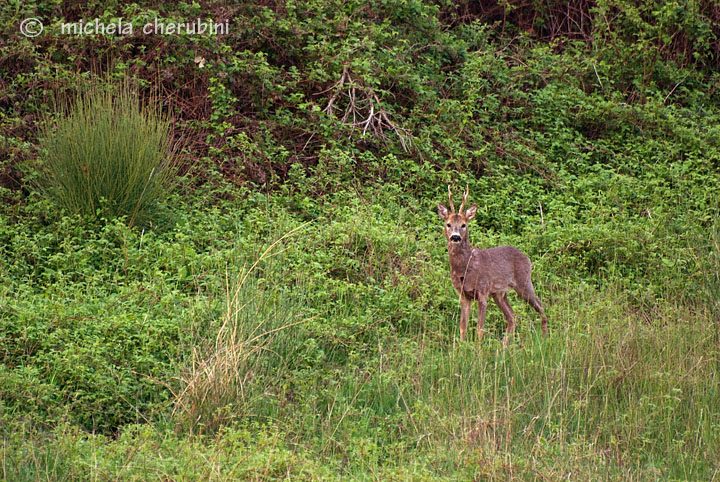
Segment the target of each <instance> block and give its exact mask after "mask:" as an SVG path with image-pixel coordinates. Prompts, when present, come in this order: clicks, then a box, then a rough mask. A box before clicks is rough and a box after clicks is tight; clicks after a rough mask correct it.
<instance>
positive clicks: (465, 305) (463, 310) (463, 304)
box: [460, 294, 472, 341]
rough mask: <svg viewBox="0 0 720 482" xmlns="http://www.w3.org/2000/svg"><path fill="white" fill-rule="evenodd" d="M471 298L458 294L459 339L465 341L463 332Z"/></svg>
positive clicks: (464, 331) (468, 314) (465, 327)
mask: <svg viewBox="0 0 720 482" xmlns="http://www.w3.org/2000/svg"><path fill="white" fill-rule="evenodd" d="M471 303H472V299H470V298H468V297H467V296H465V295H463V294H461V295H460V339H461V340H463V341H465V334H466V333H467V322H468V317H469V316H470V304H471Z"/></svg>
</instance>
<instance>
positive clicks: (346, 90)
mask: <svg viewBox="0 0 720 482" xmlns="http://www.w3.org/2000/svg"><path fill="white" fill-rule="evenodd" d="M329 90H331V91H333V92H334V93H333V95H332V96H331V97H330V100H329V101H328V104H327V106H326V107H325V109H323V112H325V113H326V114H328V115H333V116H336V117H340V116H339V115H336V112H337V113H341V114H342V116H341V117H340V122H342V123H343V124H344V125H347V126H351V127H353V128H355V129H358V130H361V131H362V134H363V135H365V134H367V133H368V132H370V133H371V134H372V135H373V136H374V137H375V138H377V139H381V140H383V141H384V140H387V131H392V132H394V133H395V135H396V136H397V137H398V139H399V140H400V144H401V145H402V148H403V150H404V151H405V152H409V150H410V148H411V147H412V135H411V134H410V132H409V131H408V130H407V129H404V128H402V127H400V126H399V125H397V123H395V122H393V121H392V120H390V116H389V115H388V111H387V109H385V107H384V106H383V104H382V102H381V101H380V98H379V97H378V95H377V94H376V93H375V92H373V90H372V89H370V88H368V87H364V86H363V85H362V84H360V83H358V82H356V80H355V79H353V78H352V76H351V75H350V72H349V71H348V69H347V67H344V68H343V71H342V75H341V76H340V80H338V81H337V82H336V83H335V85H333V86H332V87H331V88H330V89H329Z"/></svg>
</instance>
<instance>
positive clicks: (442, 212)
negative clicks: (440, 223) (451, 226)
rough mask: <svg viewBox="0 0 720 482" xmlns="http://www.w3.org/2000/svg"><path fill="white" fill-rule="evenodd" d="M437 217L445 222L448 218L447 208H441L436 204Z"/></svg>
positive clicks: (441, 206) (439, 204)
mask: <svg viewBox="0 0 720 482" xmlns="http://www.w3.org/2000/svg"><path fill="white" fill-rule="evenodd" d="M438 216H440V218H441V219H443V220H445V219H447V218H448V216H450V212H449V211H448V208H446V207H445V206H443V204H442V203H438Z"/></svg>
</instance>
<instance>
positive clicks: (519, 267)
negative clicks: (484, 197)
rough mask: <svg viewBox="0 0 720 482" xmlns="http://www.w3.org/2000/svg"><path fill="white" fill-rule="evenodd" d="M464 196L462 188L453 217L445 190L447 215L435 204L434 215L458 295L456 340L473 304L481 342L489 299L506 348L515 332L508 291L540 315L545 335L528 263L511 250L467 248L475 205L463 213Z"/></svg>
mask: <svg viewBox="0 0 720 482" xmlns="http://www.w3.org/2000/svg"><path fill="white" fill-rule="evenodd" d="M468 193H469V187H466V188H465V195H463V198H462V204H460V209H459V210H458V212H457V213H456V212H455V206H454V205H453V201H452V192H451V191H450V186H448V197H449V198H450V209H451V211H448V209H447V208H446V207H445V206H443V205H442V203H438V214H439V215H440V217H441V218H442V219H443V220H444V221H445V237H446V238H447V246H448V253H449V254H450V278H451V279H452V284H453V286H454V287H455V289H456V290H457V292H458V293H459V294H460V309H461V311H460V338H461V339H463V340H464V339H465V333H466V332H467V321H468V316H469V314H470V304H471V303H472V302H473V300H476V301H477V303H478V322H477V337H478V341H480V340H481V339H482V336H483V334H484V331H483V327H484V326H485V310H486V309H487V298H488V295H489V296H492V298H493V300H495V303H496V304H497V305H498V306H499V307H500V310H501V311H502V312H503V315H505V318H506V319H507V322H508V325H507V331H506V334H505V338H504V339H503V344H504V345H507V343H508V341H509V337H510V336H511V335H512V333H513V331H514V330H515V313H513V310H512V308H511V307H510V303H509V302H508V298H507V290H508V288H512V289H514V290H515V291H516V292H517V294H518V295H519V296H520V298H522V299H524V300H525V301H527V302H528V303H530V306H532V307H533V308H534V309H535V311H537V312H538V313H539V314H540V317H541V318H542V330H543V333H545V334H547V318H546V317H545V312H544V311H543V307H542V304H540V300H539V299H538V297H537V296H536V295H535V289H534V288H533V284H532V281H531V280H530V272H531V270H532V265H531V264H530V259H529V258H528V257H527V256H525V254H523V253H522V251H520V250H519V249H517V248H515V247H513V246H500V247H497V248H490V249H479V248H473V247H472V246H470V241H469V240H468V228H467V223H468V222H469V221H470V220H471V219H472V218H474V217H475V213H476V212H477V205H476V204H473V205H472V206H470V207H469V208H468V209H467V211H464V212H463V208H464V207H465V202H466V201H467V196H468Z"/></svg>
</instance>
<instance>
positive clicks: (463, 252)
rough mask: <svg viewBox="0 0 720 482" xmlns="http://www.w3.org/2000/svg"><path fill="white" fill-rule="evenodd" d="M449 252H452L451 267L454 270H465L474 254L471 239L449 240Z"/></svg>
mask: <svg viewBox="0 0 720 482" xmlns="http://www.w3.org/2000/svg"><path fill="white" fill-rule="evenodd" d="M448 254H450V269H451V270H452V271H465V270H466V269H467V265H468V262H469V261H470V256H471V254H472V246H470V241H468V239H467V238H465V239H463V240H462V241H461V242H459V243H452V242H450V241H448Z"/></svg>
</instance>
